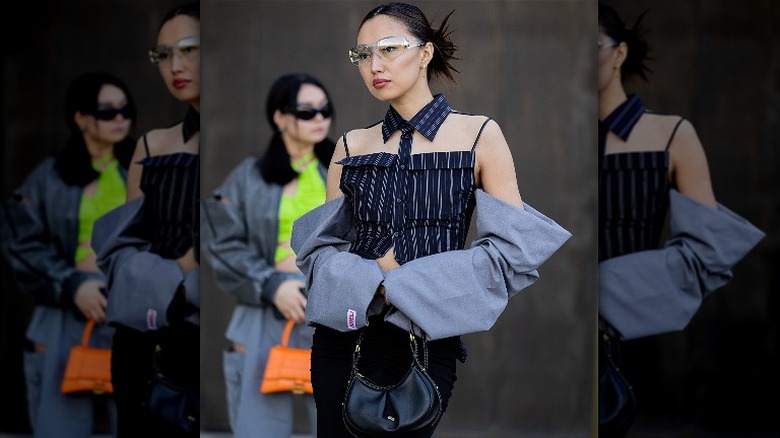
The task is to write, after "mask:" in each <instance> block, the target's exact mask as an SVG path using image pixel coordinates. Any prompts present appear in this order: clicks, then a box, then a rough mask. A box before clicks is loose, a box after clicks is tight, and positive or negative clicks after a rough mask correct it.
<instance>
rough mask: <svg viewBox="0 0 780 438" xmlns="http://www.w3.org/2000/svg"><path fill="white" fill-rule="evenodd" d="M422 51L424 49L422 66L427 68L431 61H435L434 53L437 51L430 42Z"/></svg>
mask: <svg viewBox="0 0 780 438" xmlns="http://www.w3.org/2000/svg"><path fill="white" fill-rule="evenodd" d="M422 49H423V60H422V65H423V66H426V67H427V66H428V64H430V62H431V59H433V52H434V50H436V49H435V48H434V47H433V43H432V42H430V41H429V42H427V43H425V45H424V46H422Z"/></svg>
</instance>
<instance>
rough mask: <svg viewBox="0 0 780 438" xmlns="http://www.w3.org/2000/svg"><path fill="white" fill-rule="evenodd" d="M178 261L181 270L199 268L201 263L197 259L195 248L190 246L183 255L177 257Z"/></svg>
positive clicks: (188, 270) (186, 270)
mask: <svg viewBox="0 0 780 438" xmlns="http://www.w3.org/2000/svg"><path fill="white" fill-rule="evenodd" d="M176 263H178V264H179V266H180V267H181V270H182V271H184V272H190V271H192V270H193V269H197V268H198V267H199V266H200V265H199V264H198V262H197V261H196V260H195V249H194V248H190V249H189V250H188V251H187V252H186V253H185V254H184V255H183V256H181V257H179V258H178V259H176Z"/></svg>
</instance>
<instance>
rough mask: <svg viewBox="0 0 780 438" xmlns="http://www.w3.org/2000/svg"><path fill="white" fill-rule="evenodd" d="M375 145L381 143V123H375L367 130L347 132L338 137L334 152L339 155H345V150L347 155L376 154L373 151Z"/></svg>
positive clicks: (360, 129)
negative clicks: (347, 152) (347, 151)
mask: <svg viewBox="0 0 780 438" xmlns="http://www.w3.org/2000/svg"><path fill="white" fill-rule="evenodd" d="M344 139H346V143H344ZM377 143H379V144H381V143H383V139H382V123H381V122H377V123H375V124H373V125H371V126H369V127H367V128H358V129H353V130H351V131H348V132H347V133H346V134H344V135H343V136H341V137H339V141H338V143H337V144H336V151H337V153H339V154H345V149H346V150H349V155H363V154H368V153H372V152H377V151H376V150H375V146H376V145H377Z"/></svg>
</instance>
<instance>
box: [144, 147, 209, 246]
mask: <svg viewBox="0 0 780 438" xmlns="http://www.w3.org/2000/svg"><path fill="white" fill-rule="evenodd" d="M140 164H141V165H143V167H144V170H143V174H142V176H141V190H142V191H143V192H144V214H145V217H146V218H147V232H148V233H149V234H148V236H147V237H148V238H149V241H150V242H151V243H152V247H151V249H150V251H151V252H153V253H155V254H158V255H160V256H162V257H165V258H178V257H181V256H183V255H184V254H185V253H186V252H187V251H188V250H189V249H190V248H192V247H193V246H195V247H197V246H199V245H194V242H196V241H198V240H199V235H200V234H199V230H200V227H199V224H200V207H199V205H198V202H199V199H200V181H199V179H200V178H199V175H198V172H199V168H200V166H199V156H198V155H197V154H189V153H175V154H168V155H155V156H151V157H146V158H144V159H143V160H141V161H140Z"/></svg>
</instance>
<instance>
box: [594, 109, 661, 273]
mask: <svg viewBox="0 0 780 438" xmlns="http://www.w3.org/2000/svg"><path fill="white" fill-rule="evenodd" d="M644 113H645V107H644V105H643V104H642V101H641V100H640V99H639V96H638V95H636V94H631V95H630V96H629V98H628V99H627V100H626V101H625V102H623V103H622V104H620V105H619V106H618V107H617V108H615V110H614V111H612V113H610V114H609V115H608V116H607V117H606V118H605V119H604V120H603V121H601V120H599V261H603V260H607V259H609V258H612V257H617V256H621V255H624V254H630V253H632V252H636V251H644V250H648V249H655V248H658V245H659V244H660V241H661V232H662V231H663V227H664V222H665V221H666V214H667V212H668V210H669V189H670V187H671V184H670V182H669V176H668V175H669V153H668V148H669V145H668V144H667V150H664V151H645V152H629V153H618V154H610V155H605V153H604V151H605V149H606V143H607V134H608V132H609V131H612V132H613V133H614V134H615V135H617V136H618V137H620V138H621V139H623V141H626V139H628V136H629V135H631V131H632V130H633V129H634V126H635V125H636V123H637V122H638V121H639V119H640V118H641V117H642V114H644ZM675 130H676V128H675ZM673 135H674V133H672V136H673ZM669 141H670V144H671V139H670V140H669Z"/></svg>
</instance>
